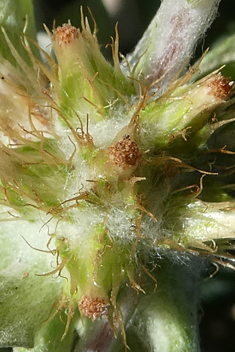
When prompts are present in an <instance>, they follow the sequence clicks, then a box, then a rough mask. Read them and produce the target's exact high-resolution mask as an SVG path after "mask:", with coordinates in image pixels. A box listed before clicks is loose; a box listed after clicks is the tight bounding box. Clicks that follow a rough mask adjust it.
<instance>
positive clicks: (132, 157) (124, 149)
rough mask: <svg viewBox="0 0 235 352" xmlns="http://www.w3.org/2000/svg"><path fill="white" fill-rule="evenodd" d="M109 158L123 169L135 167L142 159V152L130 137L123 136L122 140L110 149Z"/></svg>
mask: <svg viewBox="0 0 235 352" xmlns="http://www.w3.org/2000/svg"><path fill="white" fill-rule="evenodd" d="M109 157H110V159H111V160H112V162H113V163H114V164H115V165H117V166H119V167H122V168H123V169H124V168H125V167H126V166H135V165H136V164H137V161H138V159H139V157H140V150H139V148H138V145H137V144H136V142H134V141H133V140H131V138H130V136H129V135H125V136H123V138H122V140H120V141H118V142H116V143H115V144H114V145H113V146H111V147H109Z"/></svg>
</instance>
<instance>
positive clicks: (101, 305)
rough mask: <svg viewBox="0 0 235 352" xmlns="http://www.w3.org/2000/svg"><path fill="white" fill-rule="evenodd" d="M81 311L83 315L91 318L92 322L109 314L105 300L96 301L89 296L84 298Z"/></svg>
mask: <svg viewBox="0 0 235 352" xmlns="http://www.w3.org/2000/svg"><path fill="white" fill-rule="evenodd" d="M79 310H80V312H81V314H83V315H85V316H86V317H88V318H90V319H91V320H92V321H94V320H95V319H97V318H99V317H101V316H102V315H106V314H107V313H108V310H107V302H105V300H103V299H101V300H100V299H99V298H95V299H94V298H91V297H88V296H84V297H83V299H82V301H81V303H80V304H79Z"/></svg>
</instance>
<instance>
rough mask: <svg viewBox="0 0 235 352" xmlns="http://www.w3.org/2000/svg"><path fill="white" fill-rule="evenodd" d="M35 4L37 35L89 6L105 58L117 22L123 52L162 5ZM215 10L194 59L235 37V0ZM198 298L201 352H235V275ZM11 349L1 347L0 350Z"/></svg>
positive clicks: (150, 1) (90, 0)
mask: <svg viewBox="0 0 235 352" xmlns="http://www.w3.org/2000/svg"><path fill="white" fill-rule="evenodd" d="M172 1H174V0H172ZM34 3H35V16H36V23H37V28H38V31H43V26H42V24H43V23H45V24H46V25H47V27H48V28H49V29H50V30H51V29H52V28H53V22H54V21H55V25H56V26H57V25H61V24H63V23H66V22H67V21H68V19H70V20H71V22H72V24H73V25H75V26H77V27H79V26H80V6H81V5H82V6H83V9H84V13H85V14H88V11H87V6H88V7H89V8H90V9H91V11H92V13H93V15H94V18H95V20H96V22H97V26H98V39H99V42H100V44H101V47H102V50H103V52H104V53H105V55H106V56H107V57H108V56H109V55H110V52H109V51H108V50H106V49H105V45H106V44H108V43H110V42H111V40H110V37H111V36H114V26H115V24H116V23H117V22H118V31H119V36H120V52H121V53H122V54H126V53H128V52H130V51H132V50H133V48H134V46H135V44H136V43H137V41H138V40H139V39H140V37H141V36H142V34H143V32H144V30H145V29H146V27H147V26H148V24H149V22H150V21H151V19H152V17H153V15H154V13H155V12H156V10H157V9H158V7H159V6H160V0H34ZM219 9H220V10H219V15H218V18H217V19H216V20H215V21H214V23H213V24H212V26H211V29H210V30H209V31H208V33H207V34H206V35H205V37H204V38H203V40H202V41H201V43H199V45H198V49H197V50H196V52H195V55H194V60H196V59H197V58H198V57H200V56H201V55H202V53H203V52H204V51H205V50H206V48H208V47H211V46H212V45H213V43H214V42H215V41H216V40H218V39H219V38H221V37H223V36H226V35H227V34H229V33H235V0H222V1H221V4H220V8H219ZM166 25H167V24H166ZM234 50H235V43H234ZM201 297H202V303H201V306H200V307H199V309H200V335H201V350H202V352H235V271H233V270H231V269H226V268H222V269H220V270H219V272H218V273H217V274H215V275H214V276H213V277H212V278H211V279H205V280H203V281H202V282H201ZM10 351H11V349H0V352H10ZM189 352H190V351H189Z"/></svg>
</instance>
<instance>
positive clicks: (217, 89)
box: [208, 74, 233, 99]
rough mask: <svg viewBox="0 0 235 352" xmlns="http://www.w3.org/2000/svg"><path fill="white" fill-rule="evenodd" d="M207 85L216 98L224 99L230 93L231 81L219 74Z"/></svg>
mask: <svg viewBox="0 0 235 352" xmlns="http://www.w3.org/2000/svg"><path fill="white" fill-rule="evenodd" d="M208 87H209V88H210V89H211V94H213V95H214V96H215V97H216V98H219V99H226V98H228V97H229V95H230V94H231V91H232V87H233V82H231V81H230V80H229V79H228V78H225V77H224V76H222V75H221V74H219V75H217V76H215V77H214V78H213V79H212V80H210V82H209V83H208Z"/></svg>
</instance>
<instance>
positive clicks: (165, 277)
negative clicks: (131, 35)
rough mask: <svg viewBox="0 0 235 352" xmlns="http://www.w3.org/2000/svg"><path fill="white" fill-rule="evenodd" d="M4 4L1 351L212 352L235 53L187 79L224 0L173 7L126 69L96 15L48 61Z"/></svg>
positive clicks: (226, 205) (231, 230)
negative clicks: (205, 328) (205, 305)
mask: <svg viewBox="0 0 235 352" xmlns="http://www.w3.org/2000/svg"><path fill="white" fill-rule="evenodd" d="M1 3H2V6H3V7H4V6H5V7H6V8H7V11H8V12H6V14H5V15H4V16H5V17H4V19H3V20H2V25H3V29H2V38H4V40H1V48H0V51H1V53H2V57H1V59H0V75H1V76H0V77H1V79H0V156H1V164H0V208H1V214H0V220H1V229H0V241H1V250H2V254H1V265H0V276H1V284H0V307H1V310H0V346H3V347H6V346H11V347H14V351H15V352H17V351H18V352H23V351H26V349H28V348H32V351H34V352H43V351H45V352H46V351H49V352H59V351H61V352H62V351H68V352H69V351H75V352H79V351H93V352H95V351H96V352H97V351H99V352H101V351H102V352H103V351H107V352H108V351H113V352H116V351H125V350H126V349H127V348H128V347H129V348H131V350H132V351H138V352H139V351H161V352H164V351H181V352H182V351H185V352H187V351H192V352H193V351H198V350H199V347H198V346H199V343H198V338H197V335H198V328H197V322H198V317H197V307H198V293H197V289H196V288H197V285H198V282H199V280H200V278H201V276H202V273H203V271H204V270H205V271H206V268H207V267H208V265H209V263H210V262H213V263H215V264H217V263H219V264H222V265H228V266H229V265H231V264H230V263H231V261H232V257H231V256H229V254H227V250H228V249H229V240H230V239H233V238H234V236H235V226H234V209H235V206H234V198H233V189H234V176H233V171H234V153H235V145H234V142H233V141H234V138H233V137H234V126H235V125H234V121H235V115H234V111H233V104H234V98H233V81H231V79H230V78H226V77H225V76H224V75H222V73H221V72H220V70H214V71H213V72H212V70H211V68H212V69H218V60H217V59H216V58H215V59H214V61H213V58H214V55H217V54H218V52H219V54H220V57H221V58H222V59H223V58H224V55H225V52H227V49H226V48H227V46H226V45H225V46H223V47H222V48H220V49H214V50H215V51H211V53H209V54H208V55H210V57H211V58H212V59H211V60H210V62H211V65H212V66H210V65H207V59H206V56H205V58H204V60H203V61H202V67H203V72H207V71H208V72H207V73H208V75H204V76H202V75H201V77H200V79H197V80H196V78H197V77H198V75H199V70H200V63H199V64H196V65H195V67H194V68H188V67H186V63H187V60H188V59H189V56H190V55H191V53H192V50H193V49H194V46H195V44H196V43H197V41H198V39H200V37H201V36H202V35H203V34H204V33H205V31H206V29H207V27H208V26H209V25H210V23H211V21H212V19H213V18H214V16H215V14H216V11H217V8H218V4H219V1H218V0H201V1H188V0H175V1H174V4H172V1H170V0H164V1H163V2H162V4H161V7H160V9H159V12H158V13H157V15H156V16H155V18H154V19H153V22H152V23H151V24H150V26H149V28H148V29H147V32H146V34H145V35H144V36H143V39H142V40H141V41H140V42H139V44H138V45H137V47H136V49H135V50H134V52H133V53H132V54H130V55H128V56H127V57H126V58H123V61H122V62H121V63H120V62H119V52H118V40H119V39H118V33H117V30H116V37H115V38H114V39H112V43H111V50H112V57H113V63H110V62H108V61H107V60H106V59H105V58H104V56H103V54H102V53H101V51H100V46H99V44H98V41H97V37H96V24H95V23H94V30H93V31H92V30H91V27H90V24H89V23H88V19H87V18H84V16H83V13H82V11H81V29H77V28H75V27H74V26H73V25H72V24H71V23H70V22H68V23H67V24H63V25H62V26H59V27H57V28H54V29H53V30H52V32H50V31H49V30H48V29H46V30H47V33H48V35H49V36H50V38H51V42H52V47H53V51H54V54H52V55H49V54H47V53H45V52H43V50H41V49H40V48H39V46H38V44H37V43H36V42H35V41H34V40H32V39H30V38H29V37H28V36H24V35H23V37H22V44H19V43H18V41H20V39H18V40H15V39H14V38H15V36H16V35H17V38H20V33H19V27H20V28H21V23H20V21H19V19H18V17H17V16H18V15H19V14H22V11H23V12H24V11H25V12H27V13H29V15H30V16H29V19H28V21H29V23H30V21H31V10H25V9H26V7H25V5H26V3H25V2H24V1H20V2H19V3H20V6H21V5H22V7H20V11H19V12H18V11H16V2H15V1H5V2H4V1H2V2H1ZM17 4H18V2H17ZM28 6H29V8H30V9H31V7H30V6H31V5H30V3H28ZM11 16H13V19H14V20H12V21H11V22H10V23H11V25H12V29H10V27H9V25H8V23H9V21H8V20H10V18H11ZM166 18H168V22H166ZM32 23H33V22H31V24H32ZM29 29H30V27H29ZM2 43H3V44H2ZM228 47H229V48H230V44H229V45H228ZM34 52H35V53H36V54H34ZM39 52H40V54H41V55H43V60H41V59H39V56H40V54H39ZM231 52H232V51H231V50H230V54H231ZM7 59H9V61H7ZM231 60H233V56H232V54H231ZM44 61H46V62H44ZM222 63H223V62H221V64H222Z"/></svg>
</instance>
